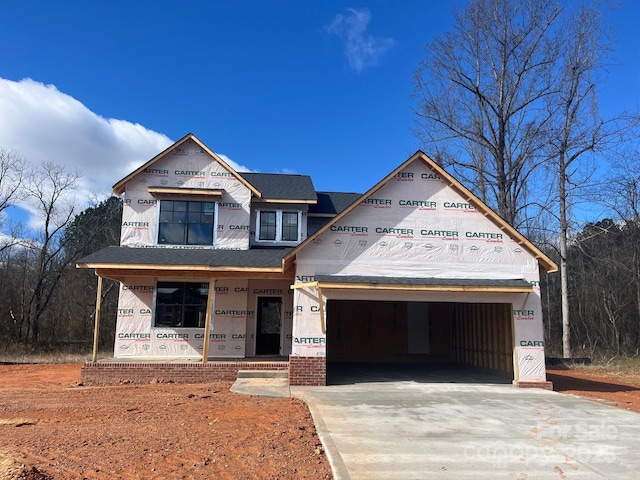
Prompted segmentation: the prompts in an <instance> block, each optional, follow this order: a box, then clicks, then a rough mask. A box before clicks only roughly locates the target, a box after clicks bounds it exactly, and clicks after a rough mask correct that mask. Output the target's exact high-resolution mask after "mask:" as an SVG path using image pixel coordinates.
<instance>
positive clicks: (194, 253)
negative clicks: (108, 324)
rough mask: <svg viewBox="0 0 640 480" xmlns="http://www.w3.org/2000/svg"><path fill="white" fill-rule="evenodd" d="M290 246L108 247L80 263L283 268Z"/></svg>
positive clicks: (80, 264) (81, 260)
mask: <svg viewBox="0 0 640 480" xmlns="http://www.w3.org/2000/svg"><path fill="white" fill-rule="evenodd" d="M291 250H292V248H291V247H270V248H252V249H250V250H222V249H213V248H206V249H204V248H203V249H183V248H133V247H106V248H103V249H102V250H98V251H97V252H95V253H92V254H90V255H87V256H86V257H84V258H82V259H80V260H79V261H78V262H77V263H78V265H79V266H83V265H86V264H107V265H108V264H114V265H119V264H129V265H171V266H176V265H185V266H189V265H207V266H221V267H269V268H272V267H280V266H282V257H283V256H284V255H286V254H287V253H288V252H290V251H291Z"/></svg>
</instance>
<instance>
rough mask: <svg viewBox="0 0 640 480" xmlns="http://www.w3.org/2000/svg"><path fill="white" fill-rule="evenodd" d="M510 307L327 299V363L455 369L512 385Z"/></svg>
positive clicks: (480, 304)
mask: <svg viewBox="0 0 640 480" xmlns="http://www.w3.org/2000/svg"><path fill="white" fill-rule="evenodd" d="M512 311H513V309H512V306H511V304H506V303H454V302H415V301H414V302H407V301H364V300H337V299H329V300H328V301H327V307H326V318H327V322H326V329H327V363H338V362H340V363H350V362H358V363H367V362H376V363H422V364H457V365H461V366H470V367H476V368H481V369H484V370H489V371H491V372H493V373H498V374H500V375H502V376H509V377H510V378H511V379H513V315H512Z"/></svg>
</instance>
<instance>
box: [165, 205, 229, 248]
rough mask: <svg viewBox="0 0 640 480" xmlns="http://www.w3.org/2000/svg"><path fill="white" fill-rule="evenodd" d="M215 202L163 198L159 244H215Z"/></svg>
mask: <svg viewBox="0 0 640 480" xmlns="http://www.w3.org/2000/svg"><path fill="white" fill-rule="evenodd" d="M215 210H216V204H215V203H214V202H192V201H184V200H162V201H161V202H160V224H159V228H158V244H161V245H213V234H214V225H215V221H214V220H215Z"/></svg>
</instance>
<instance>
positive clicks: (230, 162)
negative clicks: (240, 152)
mask: <svg viewBox="0 0 640 480" xmlns="http://www.w3.org/2000/svg"><path fill="white" fill-rule="evenodd" d="M216 155H218V156H219V157H220V158H221V159H222V160H224V161H225V162H226V163H227V165H229V166H230V167H231V168H233V169H234V170H235V171H236V172H255V170H251V169H250V168H249V167H245V166H244V165H240V164H239V163H238V162H235V161H233V160H231V159H230V158H229V157H227V156H226V155H225V154H224V153H218V152H216Z"/></svg>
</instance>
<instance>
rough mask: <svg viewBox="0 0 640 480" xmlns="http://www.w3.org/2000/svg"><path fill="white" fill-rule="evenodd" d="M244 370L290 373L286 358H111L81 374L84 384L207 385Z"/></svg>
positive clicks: (90, 365) (230, 379)
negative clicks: (206, 359) (203, 359)
mask: <svg viewBox="0 0 640 480" xmlns="http://www.w3.org/2000/svg"><path fill="white" fill-rule="evenodd" d="M241 370H260V371H272V372H283V371H284V372H288V371H289V360H288V358H286V357H269V358H264V357H250V358H243V359H220V358H216V359H211V360H209V361H208V362H207V363H203V362H202V358H196V357H191V358H174V357H172V358H153V359H150V358H109V359H104V360H100V361H98V362H87V363H85V365H84V366H83V367H82V370H81V372H80V382H81V383H82V384H83V385H116V384H128V383H207V382H214V381H228V382H233V381H235V380H236V378H237V377H238V372H239V371H241Z"/></svg>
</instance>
